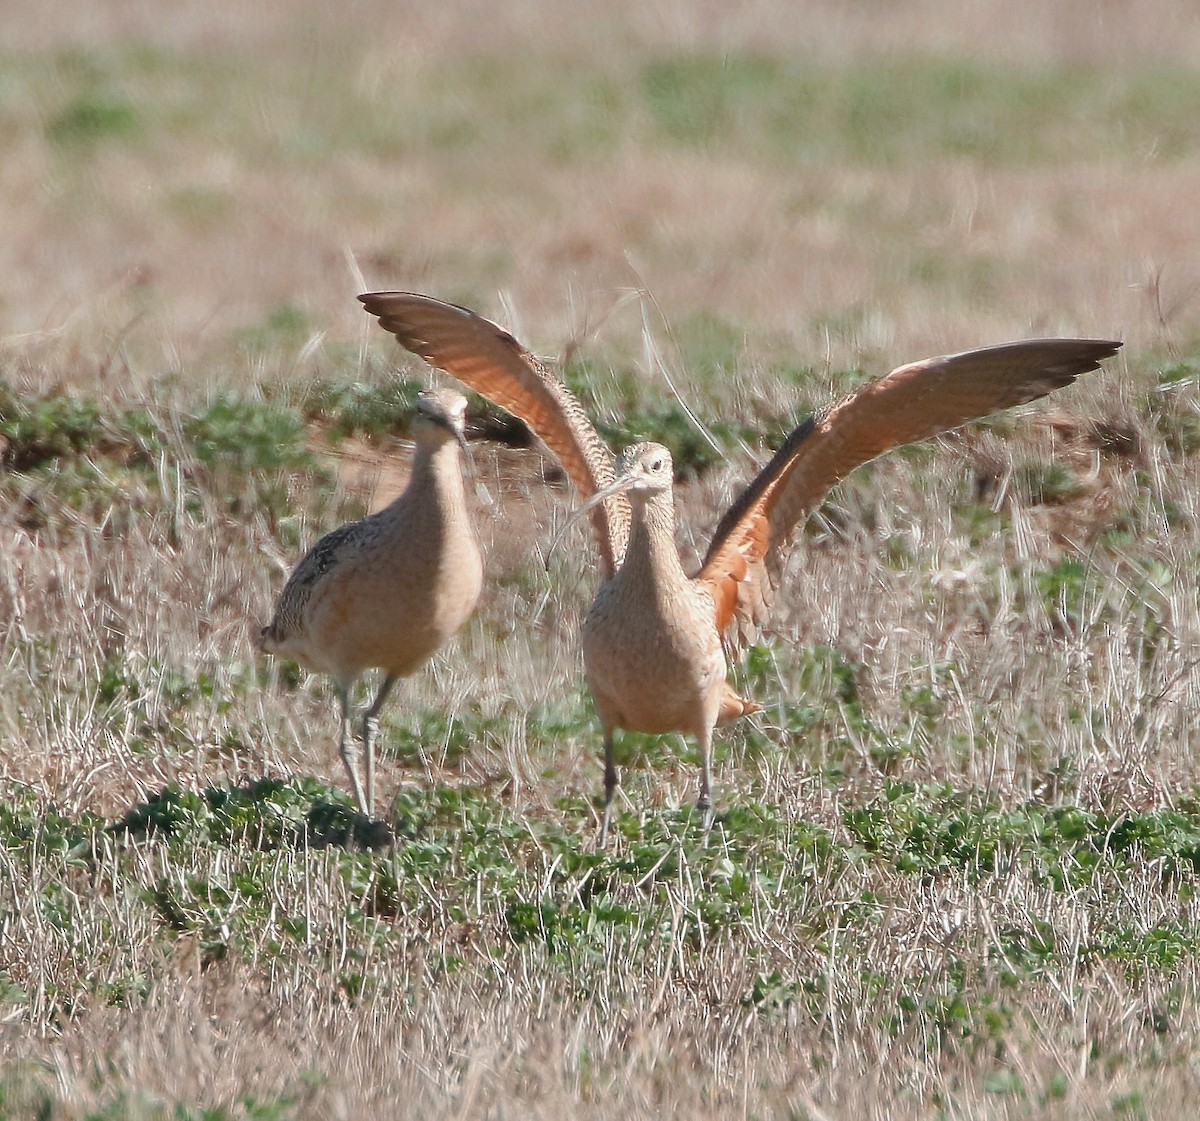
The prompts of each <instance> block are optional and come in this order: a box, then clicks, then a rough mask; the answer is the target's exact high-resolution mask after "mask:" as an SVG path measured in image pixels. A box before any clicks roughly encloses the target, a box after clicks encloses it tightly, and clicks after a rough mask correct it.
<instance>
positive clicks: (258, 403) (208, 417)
mask: <svg viewBox="0 0 1200 1121" xmlns="http://www.w3.org/2000/svg"><path fill="white" fill-rule="evenodd" d="M184 434H185V436H186V437H187V440H188V442H189V443H190V444H191V446H192V449H193V451H194V452H195V454H196V458H197V459H199V460H200V461H201V462H202V463H205V464H207V465H209V466H210V467H217V466H220V467H221V468H222V469H223V470H234V471H241V472H246V471H252V470H279V469H287V470H300V469H303V468H305V467H308V466H311V464H312V456H311V454H310V453H309V451H308V449H307V448H306V446H305V444H304V425H303V424H302V423H301V421H300V418H299V417H298V416H297V415H296V414H295V413H294V412H292V411H291V410H288V409H282V408H279V407H278V406H276V405H273V404H271V403H269V402H267V401H263V400H260V399H256V398H253V397H243V396H241V395H239V394H236V393H222V394H220V395H219V396H218V397H217V398H216V400H214V401H213V403H212V404H211V405H210V406H209V407H208V408H207V409H206V410H205V411H204V412H203V413H201V414H200V415H199V416H196V417H193V418H192V419H191V420H189V421H188V422H187V424H186V425H185V426H184Z"/></svg>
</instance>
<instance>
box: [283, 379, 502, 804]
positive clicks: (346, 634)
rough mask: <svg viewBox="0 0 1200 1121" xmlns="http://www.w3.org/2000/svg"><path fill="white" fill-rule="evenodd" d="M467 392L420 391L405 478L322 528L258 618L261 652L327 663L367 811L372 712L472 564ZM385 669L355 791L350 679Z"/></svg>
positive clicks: (431, 639) (470, 576)
mask: <svg viewBox="0 0 1200 1121" xmlns="http://www.w3.org/2000/svg"><path fill="white" fill-rule="evenodd" d="M466 406H467V402H466V399H465V398H464V397H463V396H462V395H461V394H459V393H455V392H453V391H450V390H435V391H432V392H429V393H423V394H421V395H420V397H419V398H418V400H417V412H416V418H415V422H414V425H413V438H414V440H415V441H416V453H415V455H414V458H413V467H412V477H411V478H410V479H409V483H408V486H407V488H406V489H405V490H404V492H403V493H402V494H401V495H400V496H399V497H398V498H397V499H396V500H395V501H394V502H392V503H391V504H390V505H389V506H386V507H385V508H384V509H382V510H380V511H379V512H378V513H377V514H373V515H371V516H370V517H368V518H363V519H362V520H361V521H357V522H351V523H350V524H349V525H344V526H341V527H339V528H338V529H335V530H333V531H331V532H330V533H327V534H326V535H325V536H324V537H322V538H321V539H320V540H319V541H318V542H317V543H316V545H314V546H313V547H312V549H310V550H309V552H308V553H307V554H306V555H305V557H304V559H303V560H301V562H300V563H299V564H298V565H297V566H296V569H295V571H294V572H293V573H292V575H291V577H290V579H289V580H288V582H287V585H286V586H285V587H284V589H283V592H282V593H281V594H280V596H279V602H278V603H277V604H276V607H275V616H274V618H273V619H272V620H271V622H270V623H269V624H268V625H267V626H265V627H263V629H262V636H261V640H260V642H261V646H262V649H263V650H265V651H266V652H267V653H268V654H276V655H278V656H279V657H282V658H292V659H294V660H295V661H297V662H299V663H300V664H301V665H303V666H305V667H307V668H308V669H310V670H314V671H316V672H318V673H327V674H329V675H330V676H331V677H332V678H333V681H334V684H335V686H336V688H337V692H338V698H339V700H340V702H341V714H342V725H341V755H342V761H343V762H344V763H345V765H346V772H347V774H348V775H349V776H350V785H351V786H352V788H353V790H354V797H355V799H356V800H357V802H358V806H359V809H360V810H361V811H362V812H363V813H364V814H367V815H371V814H373V813H374V811H375V738H376V731H377V718H378V716H379V711H380V709H382V707H383V703H384V701H385V700H386V699H387V696H388V693H389V692H390V691H391V688H392V685H393V684H395V681H396V679H397V678H399V677H407V676H408V675H409V674H411V673H414V672H415V671H416V670H418V669H419V668H420V667H421V666H422V665H423V664H424V663H425V662H426V661H427V660H428V658H429V657H430V655H432V654H433V653H434V651H436V650H437V649H438V647H439V646H441V645H442V643H444V642H445V641H446V640H447V639H448V638H450V637H451V636H452V635H453V634H455V633H456V632H457V631H458V629H459V628H460V627H461V626H462V625H463V623H465V622H466V621H467V619H468V618H469V617H470V614H471V612H472V611H473V610H474V608H475V603H476V601H477V600H478V598H479V591H480V587H481V585H482V582H483V566H482V562H481V561H480V557H479V548H478V546H477V545H476V543H475V534H474V532H473V530H472V528H471V523H470V520H469V518H468V515H467V508H466V500H465V496H464V492H463V479H462V467H461V460H460V446H461V444H462V441H463V423H464V416H465V412H466ZM371 668H379V669H382V670H383V671H384V679H383V684H382V685H381V687H380V689H379V692H378V694H377V695H376V698H375V701H374V703H373V704H372V705H371V707H370V708H369V709H367V711H366V713H365V714H364V716H363V733H362V735H363V746H364V754H365V756H366V769H367V783H366V791H365V793H364V791H363V786H362V782H361V781H360V779H359V775H358V766H357V763H356V762H355V757H354V752H353V742H352V736H351V731H350V690H351V688H352V687H353V685H354V682H355V681H356V680H357V679H358V677H359V675H360V674H362V672H363V671H364V670H366V669H371Z"/></svg>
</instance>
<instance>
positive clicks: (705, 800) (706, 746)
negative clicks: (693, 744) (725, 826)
mask: <svg viewBox="0 0 1200 1121" xmlns="http://www.w3.org/2000/svg"><path fill="white" fill-rule="evenodd" d="M712 733H713V730H712V725H709V726H708V727H706V728H704V729H702V730H701V732H700V733H699V735H698V736H697V737H696V739H697V741H698V743H699V746H700V797H699V798H697V799H696V809H698V810H699V811H700V813H701V815H702V816H703V828H704V832H705V833H707V832H708V831H709V829H710V828H712V819H713V812H712V792H711V787H712Z"/></svg>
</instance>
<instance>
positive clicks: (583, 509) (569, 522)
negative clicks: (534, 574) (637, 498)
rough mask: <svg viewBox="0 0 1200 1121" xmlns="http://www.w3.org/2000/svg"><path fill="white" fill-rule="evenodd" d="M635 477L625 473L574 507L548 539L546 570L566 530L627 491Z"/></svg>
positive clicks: (630, 473)
mask: <svg viewBox="0 0 1200 1121" xmlns="http://www.w3.org/2000/svg"><path fill="white" fill-rule="evenodd" d="M636 478H637V476H636V475H634V474H633V472H626V473H625V474H624V475H620V476H618V477H617V478H615V479H614V480H613V481H612V482H611V483H609V484H608V486H606V487H601V488H600V489H599V490H598V491H596V493H595V494H593V495H592V497H591V498H589V499H588V500H587V501H586V502H583V503H581V504H580V505H578V506H576V507H575V509H574V510H572V511H571V512H570V513H569V514H568V515H567V517H566V520H565V521H564V522H563V524H562V525H561V526H559V527H558V532H557V533H556V534H555V535H554V536H553V537H552V538H551V539H550V544H549V545H548V546H546V559H545V565H546V568H547V569H549V567H550V558H551V556H553V555H554V550H555V549H557V548H558V544H559V542H560V541H562V539H563V538H564V537H565V536H566V535H567V530H568V529H570V528H571V526H573V525H574V524H575V523H576V522H577V521H579V519H580V518H582V517H583V516H584V515H585V514H589V513H591V511H592V510H594V509H595V508H596V507H597V506H599V505H600V503H601V502H603V501H604V500H605V499H606V498H611V497H612V496H613V495H614V494H620V493H621V491H623V490H628V489H629V488H630V487H631V486H633V484H634V482H635V480H636Z"/></svg>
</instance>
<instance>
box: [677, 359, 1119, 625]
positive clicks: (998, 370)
mask: <svg viewBox="0 0 1200 1121" xmlns="http://www.w3.org/2000/svg"><path fill="white" fill-rule="evenodd" d="M1120 346H1121V344H1120V343H1119V342H1106V341H1103V340H1098V339H1033V340H1030V341H1028V342H1016V343H1005V344H1004V345H1002V346H992V347H986V348H984V349H983V350H969V351H965V352H964V353H962V354H950V355H946V356H944V357H941V358H927V359H926V360H925V361H923V362H913V363H911V364H909V365H907V366H900V367H899V368H898V369H895V370H893V371H892V372H891V373H890V374H888V375H887V376H886V377H882V378H880V379H879V380H877V381H874V382H871V383H870V384H868V385H865V386H863V387H862V388H861V389H858V390H856V391H855V392H854V393H852V394H850V396H849V397H846V398H845V399H844V400H842V401H840V402H839V403H838V404H836V405H834V406H833V407H832V408H829V409H826V410H824V411H823V412H820V413H818V414H816V416H813V417H810V418H809V419H808V420H806V421H804V423H803V424H801V425H800V426H799V427H798V428H796V429H795V431H793V432H792V433H791V435H790V436H788V438H787V440H786V441H785V442H784V444H783V447H781V448H780V449H779V451H777V452H776V453H775V455H773V456H772V457H771V460H770V462H769V463H767V465H766V466H765V467H764V468H763V469H762V470H761V471H760V472H759V473H758V475H757V477H756V478H755V479H754V480H753V481H752V482H751V483H750V485H749V486H748V487H746V489H745V490H744V491H743V492H742V493H741V495H740V496H739V497H738V499H737V501H735V502H734V504H733V505H732V506H731V507H730V509H729V511H728V513H726V515H725V517H724V518H722V519H721V522H720V524H719V525H718V526H717V529H716V533H715V534H714V535H713V540H712V544H711V545H710V546H709V549H708V553H707V555H706V556H705V558H704V564H703V565H702V566H701V569H700V572H699V574H698V575H697V579H698V580H700V581H702V582H703V583H705V584H707V585H708V587H709V589H710V590H711V592H712V595H713V599H714V601H715V603H716V606H717V625H718V628H719V629H720V630H721V631H722V632H724V631H725V628H726V627H728V626H729V624H730V623H732V622H736V623H737V631H736V633H735V634H733V635H731V636H730V638H732V639H733V641H734V642H735V644H737V643H740V642H744V641H746V640H747V639H748V638H749V637H750V635H751V634H752V633H753V630H754V628H755V626H756V625H757V624H759V623H761V621H762V619H763V616H764V612H765V607H766V605H767V602H768V599H769V596H770V593H771V590H772V588H773V587H774V585H775V583H776V582H777V580H778V577H779V574H780V572H781V571H782V569H783V565H784V563H785V562H786V559H787V546H788V543H789V541H790V539H791V536H792V531H793V530H794V529H795V528H796V526H797V525H799V524H800V523H801V522H803V521H804V520H805V519H806V518H807V517H808V515H809V514H810V513H811V512H812V510H813V509H814V508H815V507H816V506H817V504H818V503H819V502H820V501H821V499H822V498H823V497H824V495H825V493H826V492H827V491H828V490H829V488H830V487H832V486H833V485H834V483H836V482H838V480H839V479H844V478H845V477H846V476H847V475H849V474H850V472H851V471H853V470H854V469H855V468H856V467H858V466H860V465H861V464H863V463H866V462H868V461H869V460H872V459H874V458H875V457H876V456H878V455H882V454H883V453H884V452H885V451H888V450H889V449H891V448H896V447H899V446H900V445H902V444H909V443H913V442H914V441H917V440H924V439H926V438H928V437H930V436H935V435H937V434H938V433H939V432H946V431H949V430H950V429H952V428H957V427H958V426H959V425H961V424H966V423H967V422H968V421H971V420H975V419H977V418H978V417H983V416H987V415H988V414H989V413H994V412H996V411H998V410H999V409H1007V408H1009V407H1010V406H1013V405H1023V404H1024V403H1025V402H1027V401H1033V400H1036V399H1037V398H1038V397H1044V396H1045V395H1046V394H1047V393H1051V392H1053V391H1054V390H1056V389H1061V388H1062V387H1063V386H1065V385H1070V384H1071V382H1073V381H1074V380H1075V379H1076V378H1077V377H1078V376H1079V375H1080V374H1084V373H1087V372H1088V371H1089V370H1095V369H1098V368H1099V366H1100V361H1101V359H1104V358H1109V357H1111V356H1112V355H1113V354H1115V353H1116V352H1117V350H1118V348H1119V347H1120Z"/></svg>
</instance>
